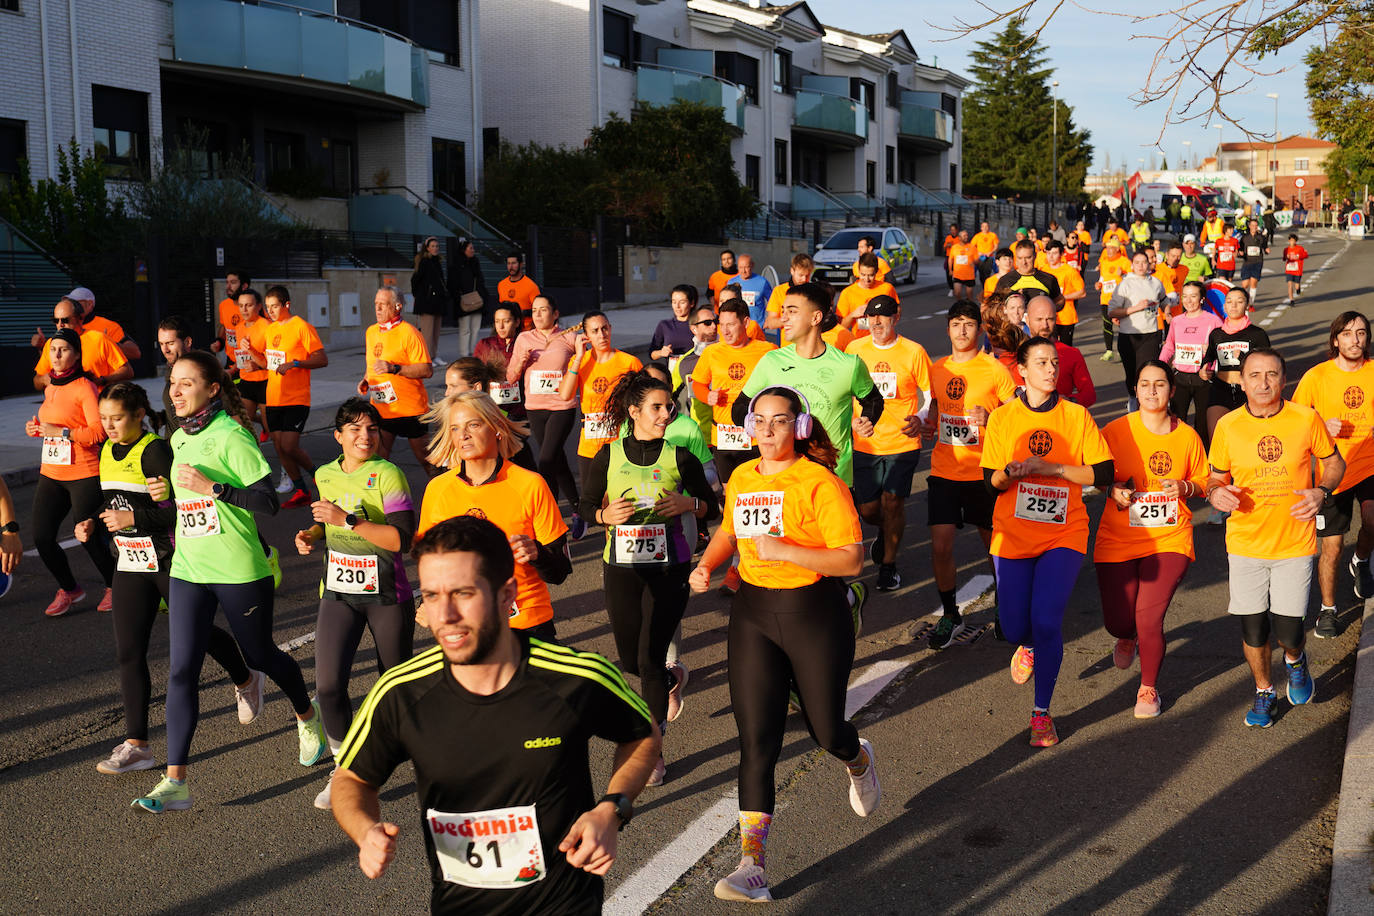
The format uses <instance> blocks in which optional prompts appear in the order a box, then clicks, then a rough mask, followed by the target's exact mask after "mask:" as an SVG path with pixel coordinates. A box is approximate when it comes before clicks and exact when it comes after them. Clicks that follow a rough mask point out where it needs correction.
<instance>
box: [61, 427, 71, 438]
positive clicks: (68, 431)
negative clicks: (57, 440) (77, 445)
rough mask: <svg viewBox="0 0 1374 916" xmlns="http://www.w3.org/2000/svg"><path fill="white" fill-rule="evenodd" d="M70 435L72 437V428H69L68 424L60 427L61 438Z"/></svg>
mask: <svg viewBox="0 0 1374 916" xmlns="http://www.w3.org/2000/svg"><path fill="white" fill-rule="evenodd" d="M71 437H72V428H71V427H70V426H64V427H62V438H63V439H70V438H71Z"/></svg>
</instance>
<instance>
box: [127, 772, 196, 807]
mask: <svg viewBox="0 0 1374 916" xmlns="http://www.w3.org/2000/svg"><path fill="white" fill-rule="evenodd" d="M130 807H131V808H138V809H140V810H143V811H147V812H150V813H152V814H161V813H162V812H164V811H185V810H186V809H188V808H190V807H191V787H190V786H188V785H186V780H184V779H183V780H182V781H181V782H180V783H175V782H172V780H171V779H170V778H169V777H167V776H164V777H162V782H160V783H158V784H157V788H156V789H154V790H153V791H151V792H149V793H148V794H147V795H145V796H143V797H142V798H135V799H134V802H133V804H132V805H130Z"/></svg>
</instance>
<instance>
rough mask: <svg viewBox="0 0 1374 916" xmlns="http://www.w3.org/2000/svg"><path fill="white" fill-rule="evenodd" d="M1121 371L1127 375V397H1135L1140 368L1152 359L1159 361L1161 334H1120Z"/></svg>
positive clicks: (1155, 332)
mask: <svg viewBox="0 0 1374 916" xmlns="http://www.w3.org/2000/svg"><path fill="white" fill-rule="evenodd" d="M1120 337H1121V346H1119V347H1117V350H1118V351H1120V353H1121V371H1122V372H1124V373H1125V374H1126V397H1128V398H1133V397H1135V377H1136V376H1137V375H1139V374H1140V367H1141V366H1142V365H1144V364H1145V363H1147V362H1149V361H1150V360H1152V359H1159V343H1160V341H1159V332H1158V331H1153V332H1151V333H1149V334H1127V333H1125V332H1124V331H1123V332H1122V333H1121V334H1120Z"/></svg>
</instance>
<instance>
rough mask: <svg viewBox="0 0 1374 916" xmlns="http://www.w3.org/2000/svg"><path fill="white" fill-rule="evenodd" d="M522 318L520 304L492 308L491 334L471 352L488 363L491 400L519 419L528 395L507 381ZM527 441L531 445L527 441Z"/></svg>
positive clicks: (504, 304) (516, 383)
mask: <svg viewBox="0 0 1374 916" xmlns="http://www.w3.org/2000/svg"><path fill="white" fill-rule="evenodd" d="M521 321H522V319H521V316H520V306H519V304H518V303H515V302H498V303H497V304H496V308H494V309H492V311H491V330H492V334H491V336H490V337H484V338H482V339H481V340H479V341H478V342H477V346H476V347H474V348H473V351H472V355H473V356H474V357H476V358H477V359H480V360H481V361H482V362H483V363H485V364H486V366H487V369H488V370H489V371H488V375H489V376H490V381H489V382H488V384H487V388H488V391H489V393H490V394H491V399H492V400H493V401H495V402H496V405H497V406H498V407H500V408H501V409H502V410H503V411H505V413H506V415H507V416H509V417H514V418H515V419H517V420H524V419H525V418H526V417H525V397H524V393H523V391H522V388H521V385H520V382H519V381H514V382H509V381H506V371H507V370H508V369H509V368H510V361H511V359H513V358H514V356H515V341H516V339H517V338H518V337H519V335H520V325H521ZM445 378H447V375H446V376H445ZM525 444H526V446H528V445H529V443H528V442H526V443H525Z"/></svg>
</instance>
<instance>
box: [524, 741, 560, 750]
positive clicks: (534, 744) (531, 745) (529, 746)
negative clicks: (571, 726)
mask: <svg viewBox="0 0 1374 916" xmlns="http://www.w3.org/2000/svg"><path fill="white" fill-rule="evenodd" d="M562 743H563V739H562V738H531V739H530V740H528V741H526V742H525V750H527V751H532V750H536V749H538V748H541V747H557V746H558V745H560V744H562Z"/></svg>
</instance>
